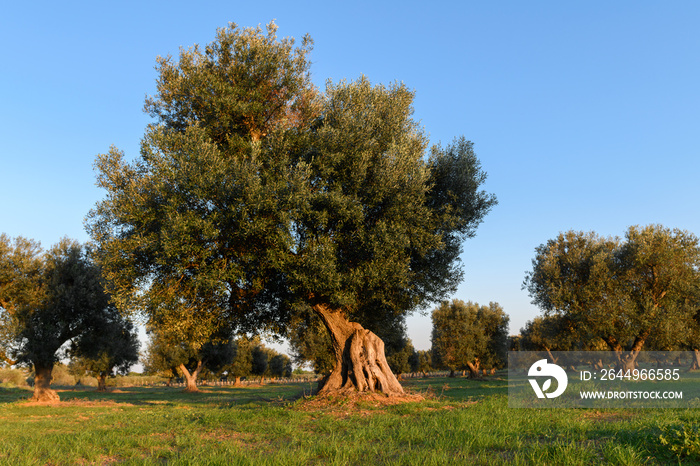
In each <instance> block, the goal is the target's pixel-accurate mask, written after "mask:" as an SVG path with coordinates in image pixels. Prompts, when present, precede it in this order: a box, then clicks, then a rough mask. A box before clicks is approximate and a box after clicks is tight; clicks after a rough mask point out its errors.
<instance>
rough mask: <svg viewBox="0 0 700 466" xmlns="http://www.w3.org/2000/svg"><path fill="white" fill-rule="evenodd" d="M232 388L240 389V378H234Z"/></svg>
mask: <svg viewBox="0 0 700 466" xmlns="http://www.w3.org/2000/svg"><path fill="white" fill-rule="evenodd" d="M233 386H234V387H240V386H241V378H240V377H236V378H235V380H234V382H233Z"/></svg>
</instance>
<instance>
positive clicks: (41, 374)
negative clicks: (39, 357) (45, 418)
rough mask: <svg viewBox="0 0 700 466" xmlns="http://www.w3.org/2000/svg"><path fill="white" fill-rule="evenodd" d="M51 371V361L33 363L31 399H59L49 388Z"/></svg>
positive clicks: (44, 400) (47, 400)
mask: <svg viewBox="0 0 700 466" xmlns="http://www.w3.org/2000/svg"><path fill="white" fill-rule="evenodd" d="M52 372H53V363H51V364H41V363H34V395H32V397H31V400H32V401H40V402H52V401H60V398H59V396H58V393H56V392H55V391H54V390H52V389H51V378H52V376H51V373H52Z"/></svg>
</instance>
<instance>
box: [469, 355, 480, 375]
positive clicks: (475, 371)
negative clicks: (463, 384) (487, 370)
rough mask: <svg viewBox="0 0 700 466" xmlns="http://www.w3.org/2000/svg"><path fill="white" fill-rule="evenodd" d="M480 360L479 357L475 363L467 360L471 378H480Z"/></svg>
mask: <svg viewBox="0 0 700 466" xmlns="http://www.w3.org/2000/svg"><path fill="white" fill-rule="evenodd" d="M479 365H480V363H479V360H478V359H477V360H476V361H474V363H471V362H467V369H468V370H469V378H470V379H479V378H481V376H480V375H479Z"/></svg>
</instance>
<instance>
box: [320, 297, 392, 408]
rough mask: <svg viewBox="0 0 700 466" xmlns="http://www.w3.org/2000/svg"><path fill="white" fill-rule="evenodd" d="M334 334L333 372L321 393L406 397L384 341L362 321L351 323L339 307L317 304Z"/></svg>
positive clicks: (332, 336) (322, 387)
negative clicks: (364, 393)
mask: <svg viewBox="0 0 700 466" xmlns="http://www.w3.org/2000/svg"><path fill="white" fill-rule="evenodd" d="M314 310H315V311H316V312H317V313H318V314H319V316H320V317H321V319H322V320H323V322H324V324H325V325H326V328H327V329H328V331H329V333H330V335H331V342H332V343H333V349H334V351H335V355H336V365H335V368H334V369H333V372H331V373H330V375H329V376H328V377H327V378H326V379H325V380H324V381H322V383H319V386H320V387H321V388H320V389H319V392H318V394H319V395H327V394H345V395H347V394H351V393H354V392H381V393H382V394H383V395H385V396H403V395H404V394H405V393H404V391H403V388H402V387H401V384H400V383H399V381H398V380H397V379H396V377H395V376H394V374H393V373H392V372H391V369H390V368H389V363H387V361H386V356H385V354H384V342H383V341H382V340H381V338H379V337H378V336H377V335H375V334H374V333H372V332H370V331H369V330H366V329H365V328H363V327H362V326H361V325H360V324H358V323H355V322H349V321H348V320H347V319H346V318H345V317H344V316H343V315H342V313H341V312H339V311H338V310H330V309H329V308H327V307H325V306H314Z"/></svg>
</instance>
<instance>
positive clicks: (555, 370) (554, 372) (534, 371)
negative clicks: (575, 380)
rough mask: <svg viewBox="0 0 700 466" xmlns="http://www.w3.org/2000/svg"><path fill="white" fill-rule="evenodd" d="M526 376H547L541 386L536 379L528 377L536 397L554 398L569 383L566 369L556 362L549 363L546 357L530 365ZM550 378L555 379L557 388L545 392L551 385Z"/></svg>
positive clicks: (562, 391)
mask: <svg viewBox="0 0 700 466" xmlns="http://www.w3.org/2000/svg"><path fill="white" fill-rule="evenodd" d="M527 375H528V377H547V379H546V380H545V381H544V382H543V384H542V386H541V387H540V384H539V383H538V382H537V379H528V382H530V385H532V389H533V390H534V391H535V394H536V395H537V398H545V397H547V398H556V397H558V396H559V395H561V394H562V393H564V390H566V385H567V384H568V383H569V378H568V377H567V376H566V371H564V369H562V368H561V367H559V366H557V365H556V364H550V363H548V362H547V360H546V359H540V360H539V361H537V362H535V363H534V364H533V365H532V366H530V370H529V371H528V373H527ZM552 379H555V380H556V381H557V389H556V390H554V391H553V392H551V393H547V390H549V389H550V388H551V387H552Z"/></svg>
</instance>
